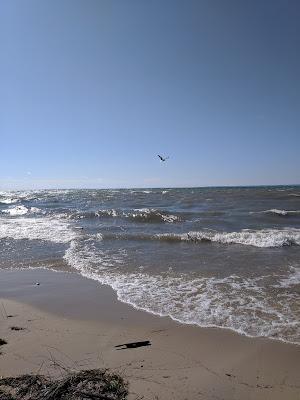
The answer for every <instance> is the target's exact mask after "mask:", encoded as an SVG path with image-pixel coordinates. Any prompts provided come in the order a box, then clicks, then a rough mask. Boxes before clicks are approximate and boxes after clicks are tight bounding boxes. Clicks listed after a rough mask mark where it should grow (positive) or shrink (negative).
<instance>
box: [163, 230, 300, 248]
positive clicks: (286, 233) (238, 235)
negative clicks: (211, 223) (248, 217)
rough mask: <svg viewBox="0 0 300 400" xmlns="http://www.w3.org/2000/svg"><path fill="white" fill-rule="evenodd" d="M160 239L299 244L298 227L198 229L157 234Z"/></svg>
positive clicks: (255, 244) (264, 244)
mask: <svg viewBox="0 0 300 400" xmlns="http://www.w3.org/2000/svg"><path fill="white" fill-rule="evenodd" d="M157 237H158V238H159V239H162V240H170V241H174V240H180V241H190V242H203V241H204V242H205V241H209V242H217V243H222V244H242V245H246V246H255V247H282V246H291V245H300V229H292V228H286V229H282V230H279V229H278V230H277V229H261V230H249V229H244V230H242V231H240V232H214V231H199V232H188V233H183V234H173V233H166V234H158V235H157Z"/></svg>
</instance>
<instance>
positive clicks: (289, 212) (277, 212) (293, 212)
mask: <svg viewBox="0 0 300 400" xmlns="http://www.w3.org/2000/svg"><path fill="white" fill-rule="evenodd" d="M250 214H273V215H274V214H275V215H280V216H289V215H300V210H278V209H276V208H272V209H270V210H264V211H252V212H250Z"/></svg>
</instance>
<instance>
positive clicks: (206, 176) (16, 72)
mask: <svg viewBox="0 0 300 400" xmlns="http://www.w3.org/2000/svg"><path fill="white" fill-rule="evenodd" d="M299 21H300V1H299V0H294V1H290V0H252V1H249V0H195V1H194V0H186V1H184V0H180V1H177V0H47V1H45V0H26V1H24V0H2V1H1V2H0V48H1V63H0V88H1V89H0V110H1V114H0V149H1V153H0V189H1V188H11V189H12V188H48V187H54V188H55V187H99V188H101V187H134V186H135V187H158V186H160V187H163V186H202V185H254V184H285V183H286V184H291V183H300V23H299ZM158 153H160V154H163V155H169V156H170V159H169V160H168V162H166V163H160V162H159V160H158V158H157V157H156V155H157V154H158Z"/></svg>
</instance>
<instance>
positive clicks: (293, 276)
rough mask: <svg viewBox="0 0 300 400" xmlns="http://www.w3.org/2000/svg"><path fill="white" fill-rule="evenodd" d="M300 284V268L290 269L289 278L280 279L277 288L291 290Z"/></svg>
mask: <svg viewBox="0 0 300 400" xmlns="http://www.w3.org/2000/svg"><path fill="white" fill-rule="evenodd" d="M299 284H300V268H299V267H293V266H291V267H290V274H289V275H288V276H287V277H284V278H282V279H280V281H279V284H278V285H276V286H275V287H283V288H289V287H292V286H295V285H299Z"/></svg>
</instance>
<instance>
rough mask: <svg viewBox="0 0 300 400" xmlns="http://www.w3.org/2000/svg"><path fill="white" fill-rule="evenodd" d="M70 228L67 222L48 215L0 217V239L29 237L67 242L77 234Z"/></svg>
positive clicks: (30, 238) (31, 238)
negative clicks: (41, 216)
mask: <svg viewBox="0 0 300 400" xmlns="http://www.w3.org/2000/svg"><path fill="white" fill-rule="evenodd" d="M70 228H71V226H70V224H68V223H67V222H65V221H62V220H56V219H52V218H48V217H43V218H32V217H19V218H17V219H7V218H0V239H4V238H11V239H17V240H19V239H29V240H46V241H50V242H55V243H68V242H70V241H71V240H72V239H74V238H75V237H77V236H78V234H77V233H76V232H75V231H73V230H72V229H70Z"/></svg>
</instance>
